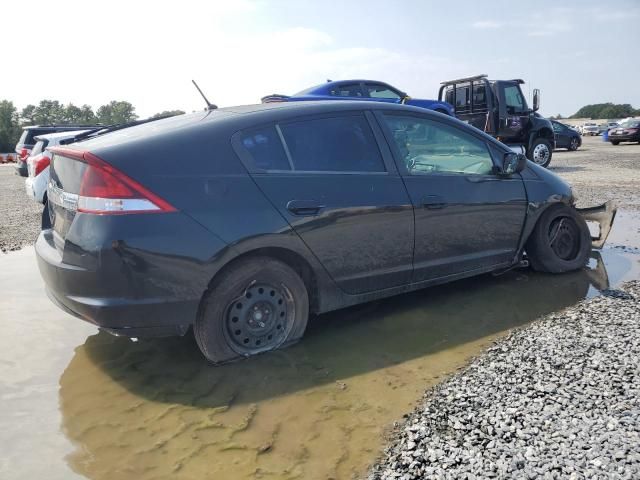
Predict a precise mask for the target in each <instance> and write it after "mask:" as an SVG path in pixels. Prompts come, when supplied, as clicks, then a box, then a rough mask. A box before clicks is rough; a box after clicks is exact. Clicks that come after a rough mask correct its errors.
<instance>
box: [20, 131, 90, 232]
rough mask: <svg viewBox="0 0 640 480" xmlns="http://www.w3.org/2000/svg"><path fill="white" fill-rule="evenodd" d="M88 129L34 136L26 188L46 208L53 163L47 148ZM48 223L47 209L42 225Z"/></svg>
mask: <svg viewBox="0 0 640 480" xmlns="http://www.w3.org/2000/svg"><path fill="white" fill-rule="evenodd" d="M87 131H89V130H71V131H68V132H59V133H50V134H48V135H38V136H36V137H34V141H35V142H36V143H35V145H34V146H33V149H32V150H31V155H30V156H29V158H28V159H27V172H28V176H27V179H26V180H25V182H24V183H25V190H26V192H27V195H28V196H29V197H30V198H31V199H33V200H35V201H36V202H40V203H43V204H44V205H45V209H46V207H47V185H48V184H49V165H50V163H51V152H50V151H48V150H47V148H49V147H55V146H57V145H60V142H61V141H63V140H66V139H68V138H73V137H74V136H76V135H78V134H80V133H84V132H87ZM48 225H49V212H48V211H45V212H44V213H43V215H42V226H43V227H45V226H48Z"/></svg>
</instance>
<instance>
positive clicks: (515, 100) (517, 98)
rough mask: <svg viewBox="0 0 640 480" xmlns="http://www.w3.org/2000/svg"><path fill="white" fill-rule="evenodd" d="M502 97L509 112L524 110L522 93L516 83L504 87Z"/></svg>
mask: <svg viewBox="0 0 640 480" xmlns="http://www.w3.org/2000/svg"><path fill="white" fill-rule="evenodd" d="M504 98H505V103H506V104H507V111H508V112H509V113H521V112H524V110H525V108H524V98H522V93H521V92H520V88H519V87H518V86H517V85H512V86H510V87H505V89H504Z"/></svg>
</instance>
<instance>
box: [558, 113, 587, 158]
mask: <svg viewBox="0 0 640 480" xmlns="http://www.w3.org/2000/svg"><path fill="white" fill-rule="evenodd" d="M551 125H553V135H554V137H555V140H556V148H566V149H568V150H570V151H572V152H575V151H576V150H577V149H578V148H580V145H582V136H581V135H580V134H579V133H578V132H576V131H575V130H574V129H572V128H571V127H569V125H565V124H564V123H560V122H556V121H555V120H551Z"/></svg>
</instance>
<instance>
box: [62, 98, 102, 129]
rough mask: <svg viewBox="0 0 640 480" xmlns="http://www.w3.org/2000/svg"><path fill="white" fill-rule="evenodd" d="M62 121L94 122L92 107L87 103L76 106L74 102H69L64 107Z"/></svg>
mask: <svg viewBox="0 0 640 480" xmlns="http://www.w3.org/2000/svg"><path fill="white" fill-rule="evenodd" d="M64 121H65V123H74V124H80V125H87V124H92V123H96V115H95V114H94V113H93V109H92V108H91V107H90V106H89V105H83V106H82V107H76V106H75V105H74V104H72V103H70V104H69V105H67V106H66V107H64Z"/></svg>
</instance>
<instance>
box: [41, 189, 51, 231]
mask: <svg viewBox="0 0 640 480" xmlns="http://www.w3.org/2000/svg"><path fill="white" fill-rule="evenodd" d="M49 228H51V217H49V204H48V203H47V197H46V196H45V197H44V209H43V210H42V220H41V222H40V229H41V230H47V229H49Z"/></svg>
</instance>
